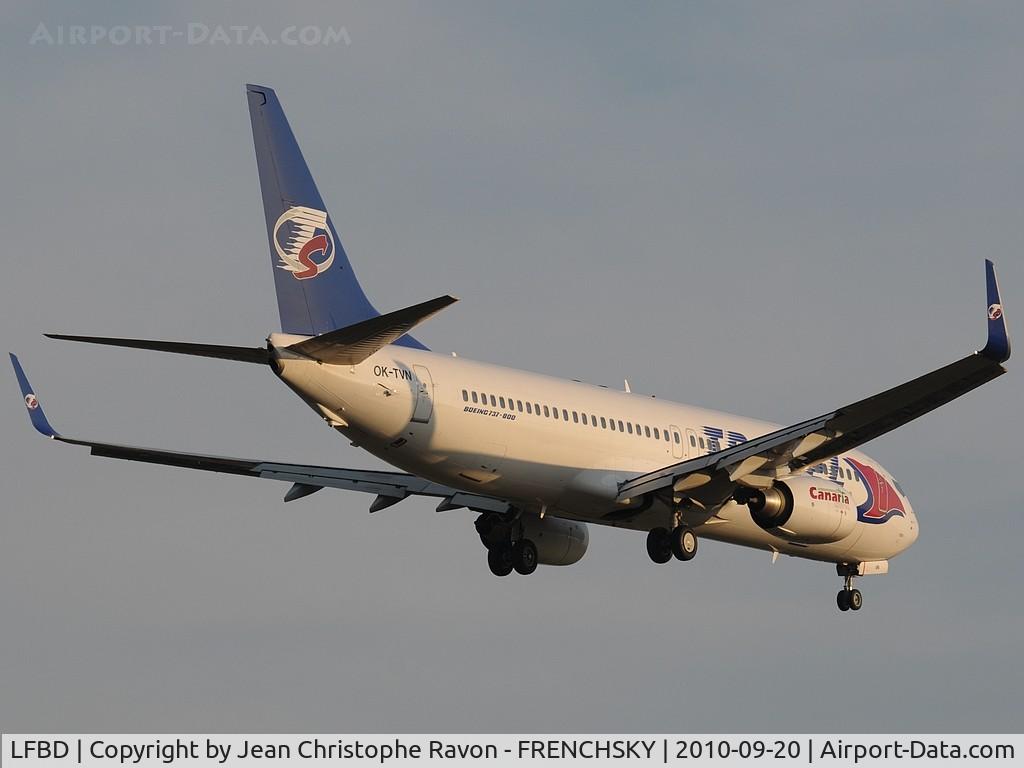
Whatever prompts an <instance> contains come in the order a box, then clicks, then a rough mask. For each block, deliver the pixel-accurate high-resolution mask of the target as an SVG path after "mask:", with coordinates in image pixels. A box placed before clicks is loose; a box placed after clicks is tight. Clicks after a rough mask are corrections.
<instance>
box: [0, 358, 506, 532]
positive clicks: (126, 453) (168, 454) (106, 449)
mask: <svg viewBox="0 0 1024 768" xmlns="http://www.w3.org/2000/svg"><path fill="white" fill-rule="evenodd" d="M11 363H12V364H13V365H14V372H15V375H16V376H17V378H18V385H19V386H20V387H21V394H22V397H24V399H25V406H26V408H27V409H28V415H29V418H30V419H31V421H32V426H34V427H35V428H36V430H37V431H38V432H40V433H41V434H43V435H45V436H46V437H49V438H51V439H53V440H59V441H60V442H62V443H69V444H71V445H85V446H88V447H89V448H90V450H91V453H92V455H93V456H106V457H108V458H113V459H126V460H128V461H144V462H148V463H150V464H166V465H168V466H172V467H184V468H186V469H202V470H205V471H207V472H226V473H228V474H233V475H247V476H249V477H263V478H268V479H271V480H283V481H285V482H290V483H292V487H291V488H290V489H289V490H288V492H287V493H286V494H285V497H284V500H285V501H293V500H295V499H300V498H302V497H303V496H308V495H309V494H311V493H315V492H316V491H319V490H320V489H322V488H342V489H344V490H349V491H363V492H365V493H372V494H375V495H376V498H375V499H374V500H373V502H372V503H371V504H370V511H371V512H376V511H378V510H381V509H384V508H386V507H390V506H391V505H393V504H397V503H398V502H399V501H402V500H403V499H405V498H407V497H409V496H433V497H436V498H439V499H441V502H440V504H439V505H438V507H437V510H438V512H442V511H445V510H449V509H459V508H462V507H465V508H467V509H472V510H476V511H479V512H507V511H509V509H510V508H511V505H510V504H509V503H508V502H507V501H505V500H503V499H499V498H496V497H494V496H485V495H482V494H475V493H464V492H462V491H459V490H457V489H455V488H449V487H448V486H445V485H440V484H438V483H432V482H430V481H429V480H425V479H424V478H422V477H417V476H416V475H409V474H406V473H403V472H380V471H372V470H365V469H345V468H340V467H320V466H313V465H308V464H289V463H282V462H277V461H262V460H259V459H238V458H230V457H226V456H208V455H205V454H199V453H183V452H180V451H168V450H163V449H159V448H140V447H136V446H131V445H117V444H115V443H102V442H97V441H93V440H80V439H77V438H70V437H64V436H63V435H61V434H60V433H59V432H57V431H56V430H55V429H54V428H53V427H52V426H51V425H50V422H49V421H48V420H47V418H46V414H44V413H43V408H42V405H41V404H40V402H39V399H38V398H37V397H36V395H35V393H34V392H33V391H32V386H31V385H30V384H29V381H28V378H27V377H26V376H25V371H24V369H22V367H21V363H20V362H19V361H18V358H17V357H16V356H15V355H13V354H12V355H11Z"/></svg>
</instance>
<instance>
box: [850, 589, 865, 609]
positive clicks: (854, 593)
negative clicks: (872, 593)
mask: <svg viewBox="0 0 1024 768" xmlns="http://www.w3.org/2000/svg"><path fill="white" fill-rule="evenodd" d="M847 601H848V602H849V603H850V610H851V611H859V610H860V609H861V606H862V605H864V596H863V595H862V594H861V593H860V590H859V589H851V590H850V596H849V597H848V598H847Z"/></svg>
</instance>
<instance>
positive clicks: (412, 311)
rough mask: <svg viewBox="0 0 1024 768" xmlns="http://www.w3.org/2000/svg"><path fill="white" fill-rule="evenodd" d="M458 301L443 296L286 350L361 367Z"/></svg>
mask: <svg viewBox="0 0 1024 768" xmlns="http://www.w3.org/2000/svg"><path fill="white" fill-rule="evenodd" d="M456 301H458V299H456V298H455V297H454V296H439V297H437V298H436V299H431V300H430V301H424V302H423V303H422V304H416V305H415V306H412V307H406V308H405V309H399V310H397V311H395V312H389V313H388V314H386V315H380V316H379V317H372V318H370V319H369V320H363V321H362V322H361V323H356V324H355V325H348V326H345V327H344V328H339V329H338V330H336V331H329V332H328V333H324V334H322V335H320V336H314V337H313V338H311V339H306V340H305V341H300V342H298V343H296V344H292V345H291V346H289V347H286V349H288V350H289V351H291V352H297V353H299V354H300V355H305V356H306V357H309V358H312V359H313V360H317V361H319V362H321V363H328V364H330V365H357V364H359V363H361V362H363V360H365V359H366V358H368V357H369V356H370V355H372V354H373V353H374V352H376V351H377V350H379V349H381V348H383V347H386V346H387V345H388V344H391V343H393V342H395V341H397V340H398V339H400V338H401V337H402V336H404V335H405V334H406V333H408V332H409V330H410V329H411V328H413V327H414V326H417V325H419V324H420V323H422V322H423V321H424V320H426V319H427V318H428V317H432V316H433V315H436V314H437V313H438V312H440V311H441V310H442V309H444V308H445V307H448V306H451V305H452V304H454V303H455V302H456Z"/></svg>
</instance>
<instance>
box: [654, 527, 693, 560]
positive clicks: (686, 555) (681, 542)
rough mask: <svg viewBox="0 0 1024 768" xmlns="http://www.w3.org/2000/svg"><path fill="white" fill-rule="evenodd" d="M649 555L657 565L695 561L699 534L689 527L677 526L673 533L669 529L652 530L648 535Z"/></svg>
mask: <svg viewBox="0 0 1024 768" xmlns="http://www.w3.org/2000/svg"><path fill="white" fill-rule="evenodd" d="M647 554H648V555H649V556H650V558H651V560H653V561H654V562H656V563H667V562H668V561H669V560H671V559H672V557H673V556H675V558H676V560H682V561H684V562H685V561H686V560H693V558H694V556H695V555H696V554H697V534H695V533H694V532H693V529H692V528H690V526H688V525H677V526H676V527H675V528H673V529H672V530H671V531H670V530H668V529H667V528H652V529H651V530H650V531H649V532H648V533H647Z"/></svg>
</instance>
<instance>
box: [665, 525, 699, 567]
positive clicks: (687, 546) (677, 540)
mask: <svg viewBox="0 0 1024 768" xmlns="http://www.w3.org/2000/svg"><path fill="white" fill-rule="evenodd" d="M670 535H671V537H672V554H673V555H675V556H676V560H682V561H683V562H686V561H687V560H693V558H694V557H695V556H696V554H697V534H695V533H694V532H693V529H692V528H690V527H689V526H686V525H680V526H679V527H678V528H673V529H672V533H671V534H670Z"/></svg>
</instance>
